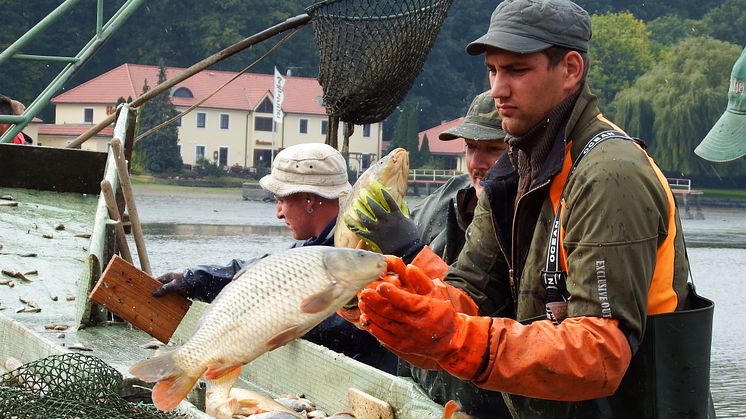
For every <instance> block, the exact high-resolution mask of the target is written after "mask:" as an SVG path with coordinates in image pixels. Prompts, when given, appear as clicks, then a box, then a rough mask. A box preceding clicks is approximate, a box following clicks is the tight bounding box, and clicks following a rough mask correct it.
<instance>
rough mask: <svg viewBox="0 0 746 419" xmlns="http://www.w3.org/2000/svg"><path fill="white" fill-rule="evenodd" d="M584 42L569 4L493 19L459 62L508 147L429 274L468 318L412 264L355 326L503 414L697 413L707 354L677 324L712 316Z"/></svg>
mask: <svg viewBox="0 0 746 419" xmlns="http://www.w3.org/2000/svg"><path fill="white" fill-rule="evenodd" d="M590 39H591V20H590V17H589V15H588V13H587V12H586V11H585V10H583V9H582V8H581V7H579V6H578V5H576V4H575V3H573V2H571V1H569V0H505V1H503V2H501V3H500V4H499V5H498V6H497V8H496V9H495V11H494V13H493V14H492V17H491V20H490V25H489V28H488V29H487V32H486V33H485V34H484V35H483V36H481V37H480V38H478V39H477V40H475V41H474V42H472V43H470V44H469V45H468V47H467V52H468V53H469V54H472V55H476V54H484V57H485V64H486V66H487V69H488V74H489V81H490V85H491V89H490V94H491V96H492V98H493V99H494V102H495V107H496V109H497V110H498V112H499V114H500V117H501V119H502V127H503V129H504V130H505V131H506V132H507V135H506V137H505V141H506V143H507V144H508V145H509V148H508V151H507V153H505V154H504V155H503V156H502V157H501V158H500V159H499V160H498V161H497V162H496V163H495V165H494V166H493V167H492V168H491V169H490V171H489V172H488V174H487V176H486V178H485V179H484V181H483V186H484V191H483V192H482V193H481V194H480V196H479V203H478V205H477V208H476V210H475V213H474V220H473V221H472V223H471V225H470V226H469V229H468V230H467V234H466V243H465V245H464V248H463V250H462V251H461V253H460V254H459V256H458V259H457V260H456V262H455V263H454V264H453V265H451V266H450V268H449V269H448V271H447V273H446V274H445V278H444V279H445V282H446V283H448V284H450V285H452V286H455V287H459V288H461V289H463V290H464V291H466V293H468V296H469V297H470V298H471V299H472V300H473V302H474V304H475V306H477V307H478V314H474V312H473V311H470V312H466V311H461V310H459V308H458V307H456V306H455V305H454V303H453V302H452V300H448V299H443V298H439V297H438V295H439V294H438V292H437V286H432V287H429V286H427V285H423V284H422V276H423V275H424V274H423V273H422V271H424V272H427V271H428V270H429V267H427V266H425V267H423V266H422V265H418V266H414V267H412V268H411V269H410V267H407V270H406V271H404V272H402V270H401V269H399V272H401V274H400V275H399V278H398V279H399V281H400V283H401V285H399V284H395V283H382V284H379V285H377V286H376V287H368V288H367V289H366V290H364V291H362V292H361V293H360V295H359V307H360V311H361V313H362V315H361V317H360V320H361V324H362V325H363V327H365V328H366V329H367V330H369V331H370V332H371V333H372V334H373V335H375V336H376V337H377V338H378V339H379V340H380V341H381V342H382V343H383V344H384V345H385V346H387V347H389V348H391V349H392V351H394V352H395V353H397V354H398V355H399V356H400V357H401V358H403V359H405V360H407V361H409V362H411V363H413V364H415V365H418V363H419V365H422V366H427V367H428V368H431V369H432V368H434V366H433V364H435V367H437V368H442V369H444V370H446V371H448V372H449V373H450V374H451V375H454V376H456V377H458V378H460V379H462V380H465V381H470V382H473V383H474V384H476V385H477V386H479V387H481V388H483V389H487V390H493V391H501V392H503V395H504V396H505V399H506V402H507V404H508V407H509V408H510V410H511V413H512V415H513V416H514V417H532V418H534V417H537V418H539V417H540V418H549V417H557V418H560V417H562V418H568V417H573V418H577V417H589V418H590V417H660V416H661V415H662V416H666V417H680V416H689V417H693V416H696V417H707V410H708V407H709V403H710V401H709V376H708V373H707V371H709V340H707V338H708V336H704V335H702V334H699V335H697V334H694V333H695V332H694V330H695V329H696V328H694V327H692V326H693V325H694V322H697V323H699V324H701V325H703V326H704V328H705V329H706V326H707V325H708V324H707V321H708V320H707V316H706V315H705V316H703V317H702V318H698V319H697V320H692V317H691V316H692V315H696V314H698V313H699V311H697V312H692V311H685V310H688V309H690V308H691V307H692V306H691V304H692V303H694V304H695V306H701V307H709V310H711V309H712V306H711V302H710V303H709V304H710V305H708V304H707V301H706V300H704V299H701V298H699V297H698V296H697V295H696V294H695V293H694V292H693V289H692V288H691V287H690V286H689V284H688V283H687V272H688V261H687V257H686V252H685V248H684V241H683V235H682V229H681V222H680V220H679V214H678V211H677V208H676V204H675V200H674V197H673V195H672V193H671V191H670V189H669V187H668V184H667V182H666V180H665V177H664V176H663V174H662V173H661V171H660V170H659V168H658V167H657V166H656V164H655V163H654V162H653V160H652V158H650V157H649V156H648V154H647V153H646V151H645V149H644V146H643V145H642V144H641V143H640V142H638V141H636V140H633V139H632V138H630V137H629V136H627V134H625V133H624V132H623V131H622V130H621V128H619V127H617V126H616V125H614V124H613V123H612V122H611V121H609V120H607V119H606V118H605V117H604V116H603V115H602V114H601V112H600V111H599V109H598V106H597V100H596V97H595V96H594V95H593V94H591V92H590V90H589V88H588V86H587V84H586V75H587V73H588V59H587V56H586V53H587V51H588V42H589V41H590ZM418 257H419V255H418ZM414 262H417V258H415V260H414ZM436 262H437V261H432V262H431V263H432V264H435V263H436ZM392 263H393V261H392ZM415 268H421V269H422V271H421V272H417V269H415ZM441 278H442V277H441ZM506 289H507V290H508V291H507V292H506V291H505V290H506ZM459 305H460V306H461V307H466V306H468V304H464V301H463V299H461V300H460V301H459ZM511 309H514V310H515V314H514V315H511V316H506V315H505V314H503V313H507V312H510V311H511ZM684 312H686V316H685V317H683V318H682V316H680V315H679V314H680V313H684ZM710 313H711V311H710ZM684 319H686V320H684ZM684 321H686V324H687V326H686V327H679V328H677V327H676V326H675V324H682V323H681V322H684ZM709 321H710V322H711V318H710V319H709ZM672 324H673V326H672ZM656 330H675V331H676V332H673V333H669V334H665V335H664V333H662V332H658V334H657V335H656ZM697 330H701V329H697ZM690 333H691V334H692V335H688V334H690ZM703 340H705V341H706V343H705V344H703V345H702V346H701V347H697V348H694V346H693V345H691V342H693V341H703ZM653 342H654V344H653ZM705 354H706V355H707V356H706V357H704V355H705ZM664 359H665V360H666V362H662V361H663V360H664ZM677 365H678V366H686V367H676V366H677ZM702 371H705V372H704V373H701V372H702ZM676 394H680V395H682V396H681V397H675V396H673V395H676Z"/></svg>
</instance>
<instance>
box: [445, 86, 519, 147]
mask: <svg viewBox="0 0 746 419" xmlns="http://www.w3.org/2000/svg"><path fill="white" fill-rule="evenodd" d="M438 138H439V139H440V140H441V141H450V140H454V139H456V138H465V139H467V140H477V141H480V140H481V141H489V140H502V139H503V138H505V131H503V130H502V121H501V120H500V115H499V114H498V113H497V109H496V108H495V100H494V99H492V96H490V92H489V90H488V91H486V92H483V93H480V94H479V95H477V97H475V98H474V100H473V101H472V102H471V105H470V106H469V110H468V111H467V112H466V116H465V117H464V122H462V123H460V124H458V125H456V126H455V127H453V128H451V129H448V130H445V131H443V132H441V133H440V135H438Z"/></svg>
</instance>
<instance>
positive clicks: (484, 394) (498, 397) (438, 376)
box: [397, 174, 512, 419]
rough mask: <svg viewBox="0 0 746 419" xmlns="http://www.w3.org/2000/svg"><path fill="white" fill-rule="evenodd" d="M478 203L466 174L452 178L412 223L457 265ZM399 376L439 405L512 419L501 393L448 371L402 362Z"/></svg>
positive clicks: (424, 240)
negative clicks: (452, 402)
mask: <svg viewBox="0 0 746 419" xmlns="http://www.w3.org/2000/svg"><path fill="white" fill-rule="evenodd" d="M476 201H477V196H476V190H475V189H474V187H472V186H471V179H469V175H467V174H463V175H459V176H454V177H452V178H451V179H450V180H448V182H446V183H445V184H444V185H443V186H441V187H440V188H438V189H437V190H435V192H433V193H432V194H430V195H429V196H428V197H427V198H425V199H424V200H423V201H422V202H420V203H419V204H418V205H417V206H416V207H414V208H413V209H412V219H413V220H414V222H415V224H416V225H417V229H418V230H419V231H420V238H421V240H422V243H423V244H426V245H428V246H429V247H430V248H431V249H432V250H433V252H435V253H436V254H437V255H438V256H440V257H441V258H442V259H443V260H444V261H445V262H446V263H447V264H449V265H450V264H452V263H453V262H455V261H456V258H457V257H458V254H459V252H461V248H463V247H464V242H465V234H466V228H467V227H468V226H469V224H471V220H472V217H473V215H474V208H475V206H476ZM507 290H509V289H507ZM508 314H509V315H512V312H511V313H508ZM397 374H398V375H400V376H404V377H411V378H412V379H413V380H414V381H415V382H417V383H418V384H419V385H420V386H421V387H422V388H423V390H425V392H426V393H427V394H428V396H429V397H430V398H431V399H432V400H434V401H436V402H438V403H440V404H445V403H446V402H448V401H449V400H456V401H458V402H459V403H461V407H462V411H463V412H465V413H467V414H469V415H472V416H473V417H475V418H484V419H502V418H510V417H511V416H510V412H509V411H508V408H507V406H506V405H505V401H504V400H503V396H502V394H501V393H500V392H496V391H490V390H484V389H480V388H478V387H476V386H475V385H474V384H472V383H469V382H466V381H461V380H459V379H458V378H456V377H454V376H452V375H450V374H449V373H448V372H446V371H443V370H438V371H432V370H423V369H419V368H415V367H413V366H411V365H410V364H409V363H407V362H405V361H400V362H399V369H398V371H397Z"/></svg>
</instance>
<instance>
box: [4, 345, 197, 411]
mask: <svg viewBox="0 0 746 419" xmlns="http://www.w3.org/2000/svg"><path fill="white" fill-rule="evenodd" d="M121 390H122V375H121V374H120V373H119V372H118V371H117V370H115V369H113V368H112V367H110V366H108V365H107V364H106V363H104V362H103V361H101V360H100V359H98V358H96V357H92V356H88V355H81V354H72V353H70V354H64V355H52V356H49V357H46V358H42V359H39V360H37V361H33V362H29V363H27V364H24V365H22V366H21V367H19V368H17V369H15V370H13V371H10V372H8V373H6V374H3V375H1V376H0V418H18V419H23V418H122V419H124V418H187V417H188V416H185V415H179V414H171V413H163V412H159V411H158V410H157V409H156V408H155V407H154V406H152V405H147V404H143V403H131V402H128V401H127V400H125V399H123V398H122V397H121V396H120V392H121Z"/></svg>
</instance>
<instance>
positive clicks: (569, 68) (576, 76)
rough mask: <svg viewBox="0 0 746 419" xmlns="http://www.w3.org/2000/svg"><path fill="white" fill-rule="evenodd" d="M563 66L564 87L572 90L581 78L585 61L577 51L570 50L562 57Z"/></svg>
mask: <svg viewBox="0 0 746 419" xmlns="http://www.w3.org/2000/svg"><path fill="white" fill-rule="evenodd" d="M562 60H563V62H564V67H565V86H564V87H565V88H566V89H568V90H570V91H572V90H574V89H575V87H576V86H577V85H578V84H579V83H580V81H581V80H582V79H583V72H584V70H585V62H584V61H583V56H582V55H580V53H579V52H577V51H570V52H568V53H567V54H565V56H564V57H563V58H562Z"/></svg>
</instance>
